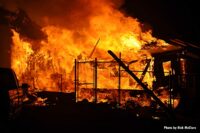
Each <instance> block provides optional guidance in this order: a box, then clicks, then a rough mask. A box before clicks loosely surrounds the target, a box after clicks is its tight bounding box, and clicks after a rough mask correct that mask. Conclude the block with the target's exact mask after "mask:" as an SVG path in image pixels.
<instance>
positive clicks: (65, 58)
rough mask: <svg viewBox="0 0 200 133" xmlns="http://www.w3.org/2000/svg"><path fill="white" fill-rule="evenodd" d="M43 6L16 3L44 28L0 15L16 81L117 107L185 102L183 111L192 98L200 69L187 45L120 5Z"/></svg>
mask: <svg viewBox="0 0 200 133" xmlns="http://www.w3.org/2000/svg"><path fill="white" fill-rule="evenodd" d="M44 2H46V3H48V4H46V3H45V4H44V5H45V7H40V6H39V5H42V3H37V2H34V1H32V2H30V3H28V2H18V3H15V4H18V6H19V7H23V9H24V10H25V11H27V13H28V14H29V15H30V16H31V17H32V18H33V19H34V20H35V21H36V22H38V23H39V24H40V25H41V27H40V26H38V25H36V24H35V23H34V22H33V21H31V20H30V18H29V17H28V15H27V14H26V12H24V11H23V10H18V11H17V12H16V11H8V10H6V9H5V10H4V9H3V8H2V9H1V10H2V11H1V10H0V11H1V14H0V15H1V16H0V17H2V16H3V17H2V18H3V19H4V20H5V22H4V23H3V25H6V28H7V29H6V31H8V32H9V34H12V38H9V41H7V42H8V43H10V44H11V43H12V45H10V46H8V47H9V48H8V49H9V50H8V51H10V53H9V54H8V55H7V57H9V59H8V58H7V59H6V60H10V66H11V68H12V69H13V70H14V71H15V72H16V75H17V78H18V79H19V82H20V84H22V83H28V84H29V85H30V87H31V90H33V91H35V92H39V91H49V92H62V93H71V92H73V93H75V98H76V101H77V102H78V101H82V100H84V99H86V100H88V101H89V102H96V103H101V102H106V103H115V104H117V105H120V107H127V106H130V103H131V106H133V103H134V106H141V107H146V106H148V107H151V106H154V105H152V104H154V103H155V102H156V103H158V104H159V105H160V106H163V107H165V106H169V108H170V109H171V107H172V108H173V109H175V108H176V107H177V106H178V105H179V104H180V101H181V100H182V99H183V101H184V103H185V104H184V105H188V106H187V107H185V108H188V107H191V104H192V103H190V102H188V99H192V102H193V101H195V100H196V98H197V96H198V95H196V91H197V90H196V89H197V87H199V84H198V83H197V81H198V80H199V70H198V69H197V68H196V67H194V69H190V67H191V66H195V64H193V60H194V61H195V62H199V56H198V54H196V53H191V52H188V51H187V49H188V47H187V46H188V45H187V43H185V42H180V41H177V40H173V41H171V42H167V41H165V40H162V39H159V38H156V37H154V36H153V34H152V32H153V31H152V29H151V28H150V27H149V26H148V25H146V24H144V23H142V22H140V21H139V20H138V19H136V18H133V17H130V16H127V15H125V13H123V12H122V11H120V10H119V7H120V5H121V2H122V1H121V0H117V1H113V0H103V1H102V0H101V1H100V0H98V1H92V0H83V1H81V0H74V1H70V2H69V1H67V2H66V1H63V0H59V1H57V0H52V1H50V2H49V1H48V2H47V1H44ZM55 2H56V4H57V5H58V7H59V8H57V7H54V4H55ZM15 4H14V5H15ZM50 8H51V9H52V10H49V9H50ZM36 9H37V10H36ZM10 36H11V35H10ZM193 48H194V47H193ZM189 49H190V48H189ZM197 49H199V48H197ZM108 50H109V51H112V52H114V53H115V54H116V55H118V59H117V60H116V59H115V58H113V57H112V56H110V54H109V53H108ZM191 60H192V61H191ZM119 61H122V62H121V63H120V62H119ZM196 72H197V74H195V73H196ZM189 88H190V89H191V91H190V90H189ZM187 94H188V95H187ZM192 106H193V104H192ZM133 108H134V107H133ZM155 108H156V109H157V108H159V107H158V106H155ZM167 109H168V108H167Z"/></svg>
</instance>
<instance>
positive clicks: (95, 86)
mask: <svg viewBox="0 0 200 133" xmlns="http://www.w3.org/2000/svg"><path fill="white" fill-rule="evenodd" d="M94 102H95V103H97V58H95V60H94Z"/></svg>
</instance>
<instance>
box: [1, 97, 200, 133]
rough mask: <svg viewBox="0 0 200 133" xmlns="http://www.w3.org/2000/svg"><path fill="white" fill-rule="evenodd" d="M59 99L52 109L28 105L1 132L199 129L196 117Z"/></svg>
mask: <svg viewBox="0 0 200 133" xmlns="http://www.w3.org/2000/svg"><path fill="white" fill-rule="evenodd" d="M59 98H60V99H59V100H57V101H56V100H55V99H54V96H51V98H49V99H51V104H49V105H48V106H35V105H31V104H26V105H24V106H23V107H22V109H21V111H20V113H19V114H18V115H17V116H16V117H15V118H14V119H13V120H11V121H9V122H8V123H7V124H5V126H4V127H2V128H1V130H0V133H4V132H5V133H9V132H11V133H74V132H84V133H85V132H87V133H90V132H92V133H96V132H102V133H105V132H110V133H113V132H121V133H137V132H151V131H156V132H161V133H162V132H176V131H181V132H182V131H185V132H198V130H199V124H200V123H199V115H196V114H193V116H187V115H185V116H183V115H180V114H177V115H176V119H175V120H174V119H169V118H168V117H166V116H165V113H164V112H163V114H162V113H161V114H158V113H157V114H156V113H155V112H152V111H150V110H148V109H145V108H144V109H141V110H137V112H136V111H134V110H124V109H119V108H117V107H115V108H114V107H111V106H110V105H107V104H92V103H87V102H80V103H75V102H73V101H70V100H63V98H64V99H65V96H64V97H63V96H61V97H59ZM53 100H55V101H53ZM170 128H173V129H170ZM175 128H176V129H175ZM194 128H196V129H194Z"/></svg>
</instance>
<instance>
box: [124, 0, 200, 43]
mask: <svg viewBox="0 0 200 133" xmlns="http://www.w3.org/2000/svg"><path fill="white" fill-rule="evenodd" d="M199 8H200V7H198V4H197V2H196V1H191V0H125V3H124V5H123V6H122V9H123V10H125V11H126V12H127V13H128V14H129V15H131V16H134V17H136V18H138V19H139V20H140V21H141V22H144V23H148V24H149V25H151V27H152V28H153V34H154V36H156V37H158V38H162V39H165V40H168V39H175V38H177V39H181V40H183V41H186V42H190V43H193V44H196V45H199V42H200V41H199V30H200V26H199V24H200V22H199V17H200V15H199V12H198V10H199Z"/></svg>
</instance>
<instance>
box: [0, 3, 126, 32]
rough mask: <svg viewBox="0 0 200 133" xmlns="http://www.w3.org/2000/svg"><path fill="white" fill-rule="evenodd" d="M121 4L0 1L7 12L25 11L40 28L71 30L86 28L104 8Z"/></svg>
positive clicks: (116, 6)
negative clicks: (50, 26)
mask: <svg viewBox="0 0 200 133" xmlns="http://www.w3.org/2000/svg"><path fill="white" fill-rule="evenodd" d="M122 3H123V1H122V0H28V1H27V0H0V5H3V6H4V7H5V8H7V9H9V10H16V9H18V8H21V9H23V10H25V11H26V13H27V14H28V15H29V16H30V18H31V19H32V20H34V21H35V22H36V23H38V24H39V25H41V26H46V25H57V26H61V27H65V28H67V29H73V30H75V29H79V30H80V29H82V28H87V27H88V26H89V25H90V21H89V20H90V17H92V16H95V15H99V14H102V13H103V12H104V10H105V8H106V7H109V8H110V7H112V8H113V9H116V8H119V7H120V5H121V4H122Z"/></svg>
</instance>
